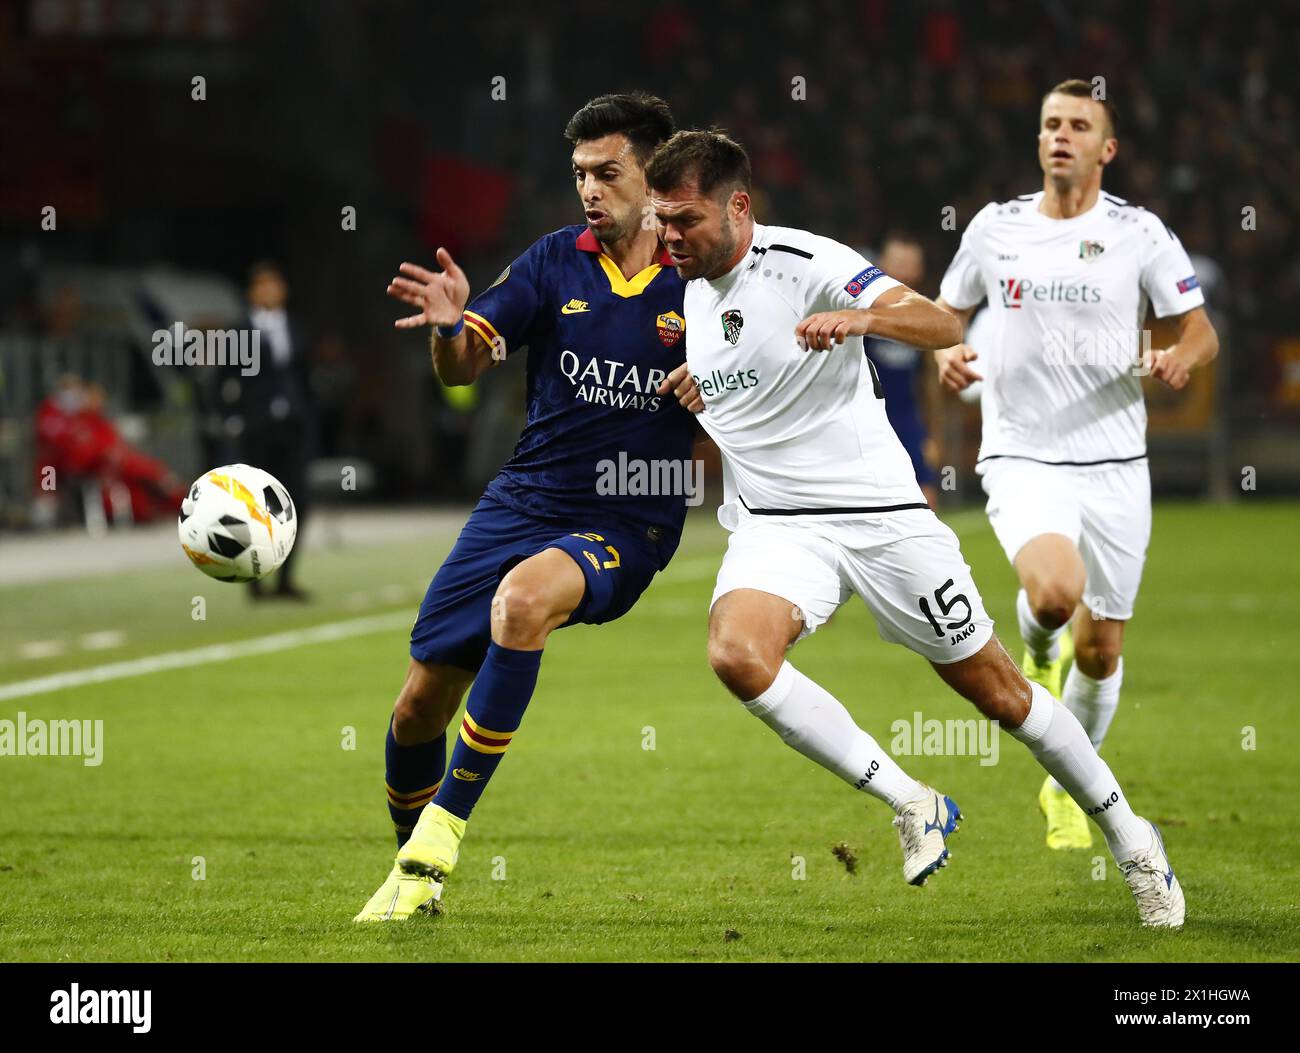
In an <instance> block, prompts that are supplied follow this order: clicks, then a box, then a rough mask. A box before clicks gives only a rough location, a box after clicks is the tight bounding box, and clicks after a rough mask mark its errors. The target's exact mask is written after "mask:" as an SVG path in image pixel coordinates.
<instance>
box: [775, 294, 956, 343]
mask: <svg viewBox="0 0 1300 1053" xmlns="http://www.w3.org/2000/svg"><path fill="white" fill-rule="evenodd" d="M794 332H795V336H797V337H798V338H799V341H800V346H802V347H803V348H804V349H805V350H807V351H828V350H830V349H831V348H832V347H834V346H835V345H836V344H842V343H844V341H845V340H847V339H848V338H849V337H851V336H866V335H867V334H868V333H870V334H871V335H872V336H878V337H881V338H883V339H885V340H897V341H898V342H899V343H900V344H907V345H909V346H910V347H919V348H920V349H921V350H923V351H925V350H932V349H934V348H939V347H947V346H948V345H950V344H955V343H956V342H957V341H958V340H960V339H961V325H960V324H959V323H958V321H957V319H955V318H954V317H953V316H952V315H950V314H948V313H947V312H946V311H941V310H940V309H939V308H938V307H937V306H936V305H935V303H934V301H933V300H931V299H929V298H928V297H925V296H922V295H921V294H920V293H918V292H913V291H912V290H911V289H909V288H907V286H905V285H899V286H895V287H894V288H893V289H890V290H889V291H888V292H885V293H882V294H881V295H880V296H879V297H877V298H876V301H875V302H874V303H873V304H872V305H871V306H870V307H867V308H864V309H862V310H849V311H822V312H819V313H818V314H813V315H809V316H808V317H807V318H805V319H804V320H803V321H802V322H800V323H799V324H798V325H797V326H795V329H794Z"/></svg>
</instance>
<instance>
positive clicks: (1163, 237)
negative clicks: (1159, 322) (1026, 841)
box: [1139, 228, 1205, 318]
mask: <svg viewBox="0 0 1300 1053" xmlns="http://www.w3.org/2000/svg"><path fill="white" fill-rule="evenodd" d="M1139 281H1140V282H1141V285H1142V291H1143V292H1145V293H1146V294H1147V296H1148V297H1149V298H1150V300H1151V306H1152V307H1154V308H1155V312H1156V317H1158V318H1168V317H1169V316H1170V315H1171V314H1185V313H1186V312H1188V311H1190V310H1192V309H1193V308H1195V307H1201V306H1203V305H1204V304H1205V294H1204V293H1203V292H1202V291H1201V285H1200V282H1198V281H1197V279H1196V271H1195V269H1194V268H1193V267H1192V261H1191V260H1190V259H1189V258H1188V256H1187V250H1186V249H1184V248H1183V243H1182V242H1181V241H1179V240H1178V238H1177V236H1176V235H1175V234H1174V232H1173V231H1172V230H1168V229H1163V228H1162V229H1161V230H1160V233H1159V234H1157V235H1155V243H1154V244H1153V245H1151V246H1150V252H1149V254H1148V256H1147V258H1146V261H1145V262H1144V264H1143V266H1142V272H1141V276H1140V278H1139Z"/></svg>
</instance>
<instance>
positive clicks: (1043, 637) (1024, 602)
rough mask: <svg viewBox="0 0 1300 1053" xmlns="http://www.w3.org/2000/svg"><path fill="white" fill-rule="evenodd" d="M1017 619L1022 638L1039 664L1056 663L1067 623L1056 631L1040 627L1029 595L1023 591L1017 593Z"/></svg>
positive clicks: (1059, 655)
mask: <svg viewBox="0 0 1300 1053" xmlns="http://www.w3.org/2000/svg"><path fill="white" fill-rule="evenodd" d="M1016 617H1017V618H1018V619H1019V621H1020V638H1021V639H1022V640H1024V641H1025V647H1027V648H1028V649H1029V653H1030V654H1031V655H1033V657H1034V660H1035V661H1037V662H1055V661H1056V660H1057V659H1058V658H1060V657H1061V644H1060V640H1061V633H1063V632H1065V626H1066V625H1069V624H1070V623H1069V622H1068V621H1067V622H1065V623H1064V624H1062V625H1059V626H1057V627H1056V628H1055V629H1049V628H1047V627H1046V626H1044V625H1040V624H1039V622H1038V619H1037V618H1035V617H1034V612H1033V610H1032V609H1031V608H1030V606H1029V594H1028V593H1026V592H1025V590H1024V589H1021V590H1020V591H1019V592H1018V593H1016Z"/></svg>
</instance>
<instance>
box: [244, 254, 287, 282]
mask: <svg viewBox="0 0 1300 1053" xmlns="http://www.w3.org/2000/svg"><path fill="white" fill-rule="evenodd" d="M268 274H273V275H275V276H276V277H277V278H279V279H280V280H281V281H283V280H284V270H283V269H282V268H281V266H280V265H279V264H278V263H276V262H275V260H257V261H256V262H255V263H253V264H250V265H249V268H248V284H249V285H252V284H253V283H254V282H255V281H257V279H258V278H263V277H265V276H266V275H268Z"/></svg>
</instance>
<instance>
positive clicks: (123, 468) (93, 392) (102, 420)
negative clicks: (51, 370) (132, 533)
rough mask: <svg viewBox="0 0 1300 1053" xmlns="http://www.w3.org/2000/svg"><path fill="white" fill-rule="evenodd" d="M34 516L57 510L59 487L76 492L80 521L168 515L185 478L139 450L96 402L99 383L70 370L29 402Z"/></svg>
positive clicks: (44, 517) (52, 517)
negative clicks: (33, 410) (33, 430)
mask: <svg viewBox="0 0 1300 1053" xmlns="http://www.w3.org/2000/svg"><path fill="white" fill-rule="evenodd" d="M35 421H36V451H37V455H36V459H35V469H36V479H35V480H34V493H35V494H36V495H37V496H36V507H37V511H36V512H35V513H34V517H35V518H36V519H37V520H38V521H39V522H44V523H47V524H48V523H53V522H55V521H56V520H57V518H58V515H59V500H60V498H59V495H60V494H66V493H69V492H71V493H79V494H81V496H82V498H83V501H84V503H85V515H86V519H87V523H88V525H90V526H92V528H93V527H95V526H97V525H101V524H102V523H103V522H104V517H111V518H112V520H113V521H114V522H115V523H121V522H136V523H146V522H149V521H151V520H154V519H161V518H166V517H168V516H174V515H176V513H177V511H178V510H179V509H180V504H181V500H182V499H183V498H184V497H185V490H186V487H185V484H184V483H183V482H182V481H181V480H180V479H179V478H177V476H176V475H175V474H174V473H173V472H172V471H171V469H170V468H168V467H167V465H165V464H164V463H163V462H162V461H160V460H157V459H155V458H153V457H149V456H146V455H145V454H143V453H141V452H140V451H139V450H137V449H136V448H135V447H134V446H132V445H131V444H130V443H128V442H127V441H125V440H124V439H123V438H122V436H121V434H120V433H119V432H118V429H117V427H116V426H115V425H114V423H113V421H112V420H111V419H110V418H109V417H108V415H107V413H106V412H105V409H104V389H103V388H102V387H100V386H99V385H98V384H87V383H86V382H85V381H84V380H82V378H81V377H78V376H76V375H74V374H71V373H65V374H64V375H63V376H61V377H60V378H59V380H58V382H57V384H56V386H55V389H54V391H53V392H51V393H50V395H49V396H48V397H47V398H46V399H45V400H44V401H43V402H41V404H40V405H39V406H38V407H37V408H36V414H35Z"/></svg>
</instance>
